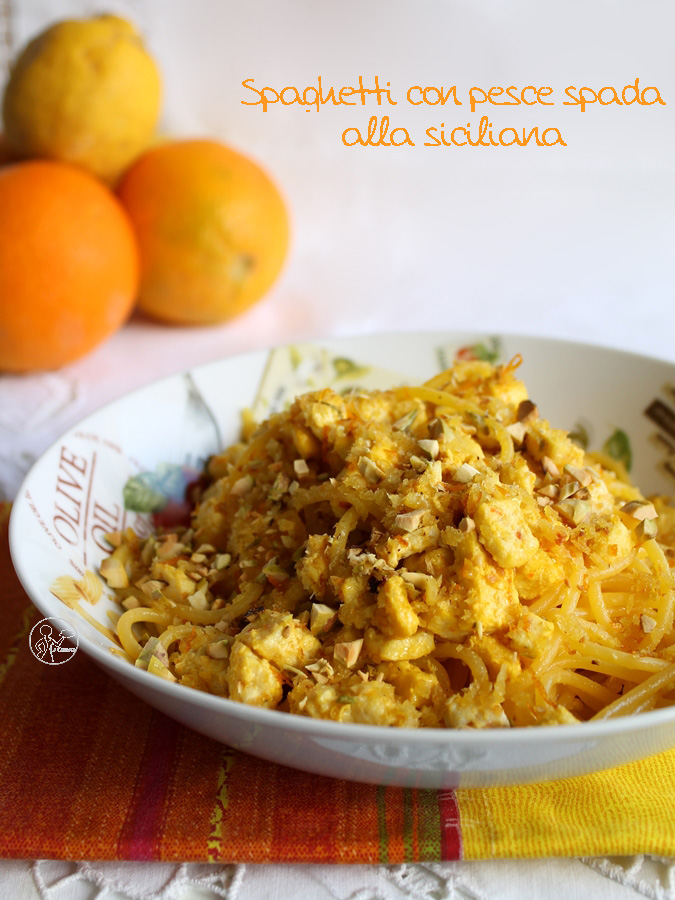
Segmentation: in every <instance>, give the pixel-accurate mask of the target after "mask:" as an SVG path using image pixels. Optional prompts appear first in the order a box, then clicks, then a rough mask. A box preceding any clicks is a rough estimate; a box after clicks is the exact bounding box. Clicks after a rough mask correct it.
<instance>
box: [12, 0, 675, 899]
mask: <svg viewBox="0 0 675 900" xmlns="http://www.w3.org/2000/svg"><path fill="white" fill-rule="evenodd" d="M103 10H105V11H109V10H114V11H118V12H121V13H122V14H125V15H128V16H129V17H131V18H133V19H134V20H135V21H136V22H137V23H138V25H139V26H140V28H141V29H142V30H143V32H144V34H145V36H146V38H147V40H148V43H149V44H150V46H151V48H152V50H153V52H154V53H155V55H156V56H157V58H158V59H159V61H160V65H161V67H162V70H163V72H164V78H165V89H166V93H165V113H164V122H163V126H164V130H165V131H167V132H169V133H174V134H181V135H190V136H195V135H212V136H216V137H219V138H221V139H223V140H225V141H227V142H229V143H231V144H233V145H235V146H237V147H239V148H240V149H241V150H243V151H244V152H247V153H250V154H251V155H253V156H254V157H256V158H257V159H259V160H260V161H262V162H263V163H264V164H265V165H266V166H267V167H268V168H269V169H270V171H271V172H272V173H273V174H274V176H275V178H276V180H277V181H278V182H279V183H280V185H281V187H282V189H283V191H284V193H285V195H286V197H287V198H288V203H289V206H290V208H291V211H292V216H293V222H294V242H293V249H292V254H291V259H290V262H289V265H288V267H287V269H286V272H285V274H284V276H283V278H282V280H281V281H280V283H279V284H278V285H277V287H276V288H275V290H274V291H273V292H272V293H271V294H270V296H269V297H268V298H267V299H266V300H265V302H264V303H262V304H261V305H259V306H258V307H256V308H255V309H253V310H252V311H251V312H250V313H249V314H247V315H246V316H245V317H243V318H241V319H240V320H238V321H237V322H234V323H232V324H231V325H227V326H222V327H217V328H212V329H181V328H163V327H162V326H160V325H156V324H152V323H150V322H147V321H145V320H142V319H140V318H136V319H134V320H133V321H132V323H130V325H128V326H127V327H126V328H125V329H124V330H123V331H121V332H120V333H119V334H117V335H116V336H115V337H114V338H112V339H111V340H110V341H108V342H107V343H106V344H105V345H104V346H103V347H101V348H99V349H98V350H97V351H96V352H95V353H93V354H91V355H90V356H89V357H88V358H87V359H85V360H82V361H80V362H78V363H76V364H74V365H72V366H70V367H68V368H67V369H65V370H63V371H60V372H55V373H49V374H38V375H30V376H26V377H21V378H19V377H13V376H0V498H9V499H11V498H12V497H13V496H14V494H15V493H16V490H17V488H18V485H19V483H20V480H21V478H22V476H23V474H24V473H25V472H26V471H27V469H28V468H29V466H30V464H31V462H32V461H33V460H34V459H35V458H36V456H37V455H39V454H40V453H41V452H42V450H44V448H45V447H46V446H47V445H48V444H49V443H50V442H51V441H52V440H54V439H55V438H56V437H57V436H58V434H59V433H60V432H61V431H63V430H64V429H65V428H67V427H68V426H69V425H71V424H73V423H74V422H75V421H77V420H78V419H79V418H81V417H82V416H83V415H85V414H86V413H87V412H89V411H91V410H93V409H94V408H96V407H98V406H100V405H101V404H103V403H105V402H107V401H108V400H111V399H113V398H115V397H117V396H120V395H121V394H123V393H124V392H126V391H127V390H129V389H131V388H133V387H136V386H139V385H141V384H144V383H147V382H148V381H151V380H153V379H154V378H156V377H159V376H162V375H164V374H168V373H170V372H176V371H178V370H180V369H182V368H184V367H187V366H190V365H193V364H195V363H198V362H202V361H207V360H210V359H215V358H217V357H219V356H223V355H227V354H231V353H235V352H239V351H244V350H249V349H253V348H258V347H263V346H267V345H272V344H277V343H282V342H285V341H291V340H300V339H305V338H310V337H313V336H317V337H318V336H321V335H328V334H331V335H335V334H347V333H358V332H374V331H383V330H412V329H415V330H434V329H453V328H455V329H457V330H477V329H480V330H485V331H486V332H487V333H490V334H492V333H499V332H521V333H529V334H542V335H557V336H562V337H569V338H580V339H583V340H587V341H595V342H597V343H603V344H610V345H613V346H618V347H624V348H629V349H632V350H636V351H641V352H646V353H654V354H656V355H659V356H662V357H666V358H670V359H675V342H674V340H673V337H674V336H675V290H674V285H675V271H674V260H675V254H674V253H673V246H674V245H675V215H674V213H673V210H674V209H675V176H674V173H673V162H672V160H673V143H674V141H673V138H675V115H674V113H675V69H674V67H673V55H672V47H671V43H672V33H673V26H675V8H673V6H672V5H666V4H663V3H661V2H657V0H644V2H643V3H641V4H639V5H636V4H634V3H632V2H628V0H626V2H624V0H617V2H615V3H613V4H612V5H611V7H610V6H607V5H606V4H604V3H595V4H589V3H588V2H587V0H569V2H568V3H567V4H565V5H564V6H563V7H561V6H559V5H557V4H550V5H542V4H540V3H539V2H538V0H513V2H504V0H485V2H482V3H480V4H472V3H469V2H466V0H418V2H415V3H412V2H411V0H368V2H367V3H364V2H363V0H341V2H340V3H339V4H338V3H330V2H327V3H321V4H317V3H315V2H312V0H247V2H246V3H240V2H236V0H191V2H189V3H188V2H184V0H104V2H98V0H0V82H1V81H2V78H3V73H4V72H5V69H6V65H7V62H8V60H9V58H10V57H11V55H12V54H13V52H15V50H16V48H17V47H19V46H20V45H22V44H23V42H24V41H25V40H26V39H27V38H28V37H30V36H31V35H33V34H34V33H35V32H36V31H38V30H40V29H41V28H42V27H44V26H45V25H46V24H47V23H48V22H50V21H53V20H54V19H58V18H63V17H65V16H69V15H74V16H80V15H85V14H89V13H91V12H93V11H103ZM319 74H321V75H322V76H323V77H324V81H325V83H331V84H336V85H337V86H338V87H339V86H340V85H342V84H352V83H353V82H354V80H355V79H357V78H358V76H359V74H362V75H363V76H364V78H366V79H369V78H370V79H372V77H373V76H374V75H375V74H377V75H379V77H380V80H381V81H382V82H386V81H390V83H391V85H392V91H393V93H394V96H397V95H398V96H399V99H402V100H403V101H404V100H405V90H406V88H407V87H408V86H410V85H412V84H420V85H427V84H429V85H444V86H445V87H446V88H447V87H449V86H450V85H452V84H457V85H458V87H459V89H460V90H466V89H468V87H470V86H471V84H480V85H486V86H488V87H489V86H490V85H492V84H496V85H499V84H503V85H509V84H514V83H515V84H517V85H526V84H533V83H535V84H542V85H543V84H547V85H552V86H553V87H554V88H555V90H556V92H557V93H558V94H559V95H560V96H561V97H562V93H563V91H564V88H565V87H566V86H567V85H570V84H573V85H577V86H579V85H581V84H583V83H585V84H589V85H591V86H595V87H596V88H599V87H601V86H603V85H605V84H615V85H616V84H618V85H619V86H623V85H624V84H628V83H632V82H634V80H635V78H636V77H637V76H639V77H640V79H641V84H642V85H645V86H646V85H657V86H658V87H659V89H660V91H661V94H662V96H663V97H664V99H665V100H666V102H667V105H666V106H665V107H656V108H652V107H642V108H638V107H626V108H619V107H606V108H601V109H600V108H590V109H588V110H587V111H586V112H585V113H583V114H582V113H581V112H580V111H579V110H578V109H565V108H563V107H562V106H561V105H557V106H556V108H555V110H554V111H547V110H542V111H541V112H536V113H535V112H532V111H529V110H526V111H521V110H515V111H513V110H507V111H506V112H504V111H501V112H499V111H497V112H495V113H494V117H495V121H499V122H501V123H503V124H502V126H501V127H504V126H505V125H515V126H520V127H522V125H525V124H527V125H528V126H532V125H534V124H538V123H539V122H541V123H545V125H556V126H557V127H559V128H560V129H561V131H562V133H563V134H564V137H565V140H566V142H567V147H565V148H561V147H554V148H536V147H527V148H524V149H523V148H511V149H505V148H496V149H494V148H468V149H459V148H440V149H429V148H424V147H422V146H421V144H422V139H420V141H419V143H418V145H417V146H416V147H415V148H400V149H386V148H371V147H367V148H360V147H357V148H346V147H344V146H343V145H342V142H341V140H340V135H341V133H342V131H343V130H344V129H345V128H347V127H351V126H365V124H366V121H367V114H366V113H365V112H364V111H362V110H356V111H354V110H353V109H349V108H348V109H329V108H324V109H322V110H321V112H319V113H316V112H311V113H306V112H304V111H303V110H301V109H297V108H281V109H279V108H274V109H271V110H270V111H269V112H268V113H266V114H263V113H262V112H261V111H260V110H259V109H257V108H256V109H251V108H249V107H245V106H243V105H242V104H241V100H242V99H244V97H243V90H242V87H241V82H242V81H243V80H244V79H246V78H251V77H253V78H255V80H256V84H260V85H263V84H270V85H272V86H276V87H277V88H278V89H280V88H281V87H283V86H285V85H286V84H293V85H297V86H300V87H301V88H302V87H304V86H305V85H311V84H316V78H317V76H318V75H319ZM368 114H370V113H368ZM490 115H491V116H492V115H493V113H492V111H491V112H490ZM391 116H392V124H393V125H401V126H404V127H408V128H409V129H410V130H411V131H414V132H415V134H417V135H423V133H424V128H426V127H427V126H431V125H436V126H439V125H440V123H441V122H443V121H447V122H451V121H452V122H453V123H455V124H464V123H465V121H467V120H469V119H471V120H472V121H475V122H477V121H478V117H477V116H476V115H472V114H471V113H470V111H469V109H468V107H466V106H465V107H464V108H463V109H462V110H460V111H457V110H455V109H451V110H449V109H448V108H447V107H446V108H445V109H441V108H438V107H426V108H424V109H422V110H419V109H416V108H413V107H410V106H408V105H407V104H405V102H401V103H399V105H398V106H397V107H396V109H395V110H394V111H393V112H392V113H391ZM394 119H396V121H395V122H394ZM0 790H2V787H1V786H0ZM636 849H639V848H636ZM563 895H564V896H565V897H567V898H568V900H576V898H580V900H581V898H588V897H594V898H599V900H601V898H611V900H628V898H635V897H650V898H666V897H668V898H671V897H675V884H674V882H673V869H672V866H671V862H670V861H668V860H655V859H651V858H650V859H647V858H643V857H641V856H636V857H634V858H631V859H622V860H618V859H616V860H615V859H583V860H537V861H485V862H458V863H446V864H436V865H432V864H426V865H424V864H419V865H404V866H392V867H388V866H382V867H377V866H371V867H366V866H356V867H346V866H345V867H338V866H326V865H320V866H283V865H268V866H262V865H261V866H254V865H246V866H244V865H238V866H224V867H221V866H215V867H210V866H198V865H168V864H166V865H165V864H154V865H153V864H138V863H121V864H112V863H105V864H103V863H79V862H77V861H74V862H72V863H61V862H58V863H57V862H50V861H36V862H31V861H10V860H7V861H2V862H0V896H2V897H22V898H24V897H25V898H33V897H38V896H39V897H41V898H43V900H47V898H48V900H84V898H94V897H101V898H103V897H105V898H106V900H107V898H111V900H112V898H122V897H125V898H150V897H153V898H163V900H164V898H166V900H178V898H181V900H183V898H187V897H192V898H195V897H226V898H228V900H234V898H238V900H257V898H283V897H295V898H299V900H302V898H311V900H324V898H325V900H328V898H339V900H347V898H350V900H394V898H416V900H418V898H419V900H427V898H428V900H441V898H472V900H473V898H490V900H507V898H511V897H513V898H520V897H522V896H536V897H537V898H541V900H546V898H558V897H560V896H563Z"/></svg>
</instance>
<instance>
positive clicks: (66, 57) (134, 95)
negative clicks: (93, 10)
mask: <svg viewBox="0 0 675 900" xmlns="http://www.w3.org/2000/svg"><path fill="white" fill-rule="evenodd" d="M160 100H161V83H160V75H159V71H158V68H157V66H156V64H155V62H154V60H153V59H152V57H151V56H150V55H149V54H148V52H147V51H146V50H145V48H144V46H143V43H142V41H141V38H140V36H139V35H138V33H137V32H136V30H135V28H134V27H133V25H131V24H130V23H129V22H127V21H125V20H124V19H121V18H118V17H117V16H112V15H103V16H98V17H96V18H92V19H86V20H67V21H63V22H59V23H57V24H56V25H52V26H51V27H50V28H48V29H47V30H46V31H44V32H42V33H41V34H40V35H38V36H37V37H36V38H34V39H33V40H32V41H31V42H30V43H29V44H27V46H26V47H25V48H24V50H23V52H22V53H21V54H20V55H19V57H18V59H17V60H16V62H15V64H14V66H13V67H12V70H11V73H10V77H9V81H8V84H7V87H6V90H5V97H4V104H3V119H4V125H5V137H6V140H7V143H8V145H9V147H10V148H11V149H12V150H13V151H14V152H15V153H16V154H17V156H20V157H25V158H35V157H41V158H46V159H55V160H62V161H65V162H71V163H75V164H77V165H80V166H83V167H84V168H85V169H88V170H89V171H90V172H92V173H93V174H95V175H97V176H99V177H100V178H102V179H104V180H105V181H107V182H110V183H113V182H115V181H116V180H117V178H118V177H119V176H120V174H121V173H122V172H123V171H124V169H125V168H126V167H127V166H128V165H129V164H130V163H131V161H132V160H133V159H134V158H135V157H136V156H138V154H139V153H140V152H141V151H143V150H144V149H145V148H146V147H147V146H148V144H149V143H150V141H151V139H152V137H153V134H154V131H155V127H156V124H157V119H158V116H159V110H160Z"/></svg>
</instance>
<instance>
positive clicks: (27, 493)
mask: <svg viewBox="0 0 675 900" xmlns="http://www.w3.org/2000/svg"><path fill="white" fill-rule="evenodd" d="M467 347H473V348H474V352H478V353H479V354H486V353H487V354H488V355H489V354H491V353H498V355H499V359H500V361H507V360H509V359H510V358H511V357H513V356H515V355H516V354H518V353H520V354H522V357H523V364H522V367H521V369H520V371H519V374H520V376H522V378H523V379H524V381H525V383H526V384H527V385H528V387H529V390H530V394H531V396H532V398H533V399H534V400H535V401H536V402H537V404H538V405H539V408H540V410H541V411H542V414H543V415H544V416H545V417H546V418H548V419H549V420H550V421H551V422H552V424H554V425H555V426H558V427H563V428H567V429H569V430H571V431H576V432H581V433H584V434H585V435H586V438H587V439H588V441H589V446H590V448H591V449H597V448H600V447H602V446H603V445H604V444H605V442H606V441H607V440H610V441H611V444H610V446H611V448H612V449H613V450H614V451H615V452H617V453H620V454H623V456H624V457H626V455H627V454H628V453H629V452H630V453H632V462H633V466H632V473H631V474H632V475H633V476H634V478H635V480H636V482H637V483H638V484H639V485H640V487H641V488H642V489H643V490H644V491H646V492H652V491H665V492H668V491H672V490H673V488H674V485H675V477H674V476H675V387H674V386H675V366H674V365H672V364H670V363H667V362H663V361H659V360H655V359H650V358H646V357H642V356H637V355H633V354H628V353H622V352H618V351H614V350H610V349H605V348H599V347H593V346H589V345H584V344H577V343H570V342H563V341H554V340H545V339H537V338H530V337H517V336H505V337H501V338H499V339H494V338H490V337H486V336H485V335H477V334H422V335H403V334H398V335H389V336H380V337H360V338H353V339H342V340H327V341H322V342H320V344H318V345H317V347H314V348H310V347H306V346H305V347H301V348H291V349H288V348H286V349H281V350H278V351H276V352H275V353H274V354H273V357H272V362H271V363H270V354H269V353H268V352H260V353H253V354H249V355H246V356H240V357H234V358H231V359H225V360H222V361H220V362H216V363H211V364H208V365H204V366H201V367H198V368H196V369H193V370H191V371H189V372H186V373H184V374H181V375H176V376H172V377H170V378H167V379H164V380H162V381H159V382H157V383H156V384H152V385H150V386H149V387H146V388H143V389H141V390H138V391H136V392H134V393H132V394H130V395H128V396H126V397H123V398H122V399H121V400H118V401H116V402H114V403H112V404H110V405H109V406H107V407H105V408H104V409H101V410H100V411H99V412H97V413H95V414H93V415H91V416H89V417H88V418H87V419H85V420H84V421H83V422H81V423H80V424H79V425H77V426H76V427H74V428H71V429H70V430H69V431H68V432H67V433H66V434H65V435H63V437H62V438H61V439H60V440H58V441H57V442H56V443H55V444H54V445H53V446H52V447H50V448H49V450H47V452H46V453H45V454H44V455H43V456H42V457H41V459H40V460H39V461H38V462H37V463H36V464H35V465H34V466H33V468H32V470H31V472H30V473H29V475H28V477H27V478H26V480H25V482H24V484H23V485H22V488H21V490H20V493H19V496H18V498H17V501H16V503H15V506H14V509H13V512H12V518H11V524H10V542H11V551H12V558H13V560H14V564H15V566H16V570H17V572H18V574H19V577H20V579H21V581H22V583H23V585H24V587H25V589H26V591H27V592H28V594H29V596H30V597H31V599H32V600H33V602H34V603H35V605H36V606H37V607H38V609H39V610H40V611H41V613H42V614H43V615H44V616H55V617H60V618H61V619H66V620H67V621H68V622H69V623H70V624H71V625H73V626H74V627H75V628H76V630H77V633H78V635H79V648H80V650H81V651H82V652H84V653H86V654H87V655H88V656H90V657H91V658H92V659H93V660H94V661H95V662H96V663H97V664H98V665H100V666H102V667H103V668H104V669H105V670H106V671H107V672H108V673H109V674H110V675H112V676H113V678H116V679H117V680H118V681H119V682H121V683H122V684H123V685H124V686H125V687H127V688H128V689H129V690H130V691H132V692H133V693H135V694H137V695H138V696H139V697H142V698H143V699H144V700H146V701H147V702H148V703H150V704H151V705H152V706H154V707H156V708H157V709H160V710H161V711H162V712H164V713H166V714H167V715H169V716H172V717H173V718H175V719H177V720H178V721H180V722H183V723H184V724H185V725H188V726H190V727H191V728H194V729H196V730H197V731H200V732H202V733H204V734H206V735H209V736H210V737H212V738H215V739H216V740H218V741H221V742H223V743H227V744H230V745H231V746H233V747H236V748H238V749H241V750H244V751H246V752H247V753H252V754H255V755H257V756H260V757H262V758H264V759H267V760H271V761H273V762H275V763H282V764H284V765H288V766H292V767H294V768H298V769H302V770H305V771H307V772H315V773H319V774H321V775H329V776H333V777H337V778H346V779H352V780H356V781H367V782H374V783H379V784H392V785H406V786H419V787H430V788H437V787H457V786H461V787H483V786H490V785H498V784H514V783H525V782H532V781H545V780H551V779H556V778H561V777H565V776H569V775H576V774H582V773H585V772H590V771H594V770H599V769H604V768H608V767H611V766H614V765H618V764H620V763H624V762H628V761H631V760H635V759H638V758H641V757H645V756H648V755H650V754H653V753H656V752H658V751H660V750H663V749H665V748H667V747H670V746H673V745H675V708H673V709H664V710H659V711H654V712H649V713H642V714H640V715H637V716H634V717H629V718H625V719H620V720H617V721H611V722H605V723H597V724H596V723H593V724H581V725H565V726H557V727H547V728H543V727H540V728H522V729H517V728H514V729H512V730H508V729H496V730H487V731H472V730H462V731H453V730H442V729H422V730H415V729H405V728H401V729H395V728H383V727H377V726H365V725H346V724H338V723H334V722H326V721H318V720H314V719H309V718H305V717H300V716H290V715H287V714H284V713H279V712H274V711H269V710H264V709H256V708H253V707H248V706H245V705H243V704H238V703H235V702H232V701H230V700H226V699H222V698H219V697H214V696H211V695H209V694H206V693H202V692H200V691H196V690H192V689H190V688H186V687H182V686H180V685H177V684H172V683H168V682H166V681H163V680H162V679H160V678H157V677H156V676H154V675H151V674H148V673H147V672H145V671H142V670H141V669H138V668H135V667H134V666H132V665H130V664H129V663H128V662H126V661H124V660H123V659H121V658H119V657H118V656H116V655H114V654H113V653H112V652H111V649H110V644H109V642H108V641H107V639H106V638H105V637H104V636H102V635H101V634H100V633H99V632H98V631H97V630H96V629H95V628H94V627H92V626H91V624H89V623H88V622H87V621H85V620H84V619H83V618H81V617H80V616H79V615H77V614H76V613H73V612H72V611H70V610H69V609H67V608H66V607H65V606H64V605H63V604H62V603H61V602H60V601H59V600H58V599H57V598H56V597H55V596H54V595H53V594H52V593H51V592H50V585H51V584H52V583H53V582H54V579H55V578H57V577H58V576H61V575H66V574H70V575H74V576H76V577H77V576H78V573H81V572H82V571H84V570H85V569H94V570H95V569H96V567H97V565H98V563H99V562H100V560H101V558H102V556H103V555H104V548H105V546H106V545H105V543H104V541H103V538H102V535H103V534H104V533H105V532H108V531H112V530H116V529H119V528H121V527H123V526H127V525H132V526H136V527H138V528H141V529H147V528H148V523H149V519H148V517H147V516H146V515H144V514H139V513H133V512H129V511H127V510H125V509H124V500H123V488H124V486H125V484H126V483H127V481H128V480H129V478H130V477H133V476H135V475H138V474H139V473H140V472H151V473H157V472H158V471H159V475H158V476H157V479H158V482H161V481H162V479H164V480H165V481H166V480H168V481H171V478H174V477H176V473H178V475H180V472H181V471H185V470H186V469H195V468H198V467H199V466H200V465H201V463H202V461H203V460H204V459H205V458H206V457H207V456H208V455H209V454H210V453H212V452H213V451H215V450H216V449H217V448H218V447H219V446H221V445H222V444H223V443H228V442H230V441H232V440H234V439H235V438H236V436H237V434H238V430H239V423H240V413H241V410H242V409H243V408H245V407H247V406H251V404H253V403H254V401H256V404H257V406H256V408H257V410H258V412H259V413H264V412H265V411H266V410H267V409H268V408H269V407H270V406H278V405H279V403H281V402H283V401H284V399H285V398H287V396H288V392H289V390H300V389H303V388H306V387H308V386H311V385H316V384H323V383H328V382H330V383H337V384H338V386H346V385H347V384H349V383H350V381H353V382H358V383H364V384H368V385H370V386H375V385H376V384H378V383H380V384H382V383H384V384H383V385H382V386H385V385H387V384H390V383H391V382H392V379H393V380H395V379H396V377H397V376H395V375H393V374H392V372H398V373H400V375H402V376H404V379H410V380H411V381H412V382H413V383H414V382H419V381H421V380H424V379H426V378H429V377H431V376H432V375H433V374H435V373H436V372H438V371H439V370H440V368H441V366H443V365H445V364H446V363H449V362H451V361H452V360H453V358H454V356H455V354H456V353H457V351H459V350H460V348H467ZM317 348H320V349H317ZM460 352H461V353H463V354H466V353H467V352H470V351H467V350H466V349H464V350H461V351H460ZM354 364H356V365H354ZM359 364H365V365H366V367H367V368H364V366H361V365H359ZM381 370H386V371H385V372H384V373H383V372H382V371H381ZM263 375H264V376H265V378H264V381H265V385H264V388H263V390H262V392H259V390H258V389H259V385H260V382H261V379H262V378H263ZM398 380H399V382H400V381H401V380H402V379H401V378H400V377H399V378H398ZM289 383H290V388H289ZM256 398H257V400H256ZM167 463H168V464H173V465H172V466H170V467H167V466H166V465H165V464H167ZM158 467H159V469H158ZM669 469H670V472H669ZM671 472H672V474H671ZM167 473H168V474H167ZM178 481H179V483H180V478H179V479H178ZM113 608H114V604H113V602H112V600H110V599H109V598H104V599H103V600H101V601H100V602H99V603H98V604H97V605H96V606H93V607H91V612H92V614H93V615H94V616H95V617H96V618H97V619H98V620H99V621H100V622H102V623H107V619H106V610H108V609H113Z"/></svg>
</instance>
